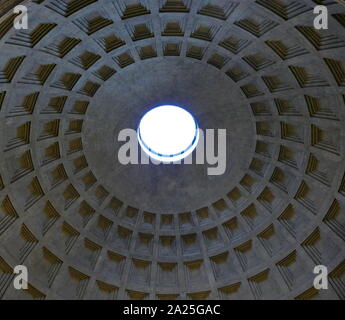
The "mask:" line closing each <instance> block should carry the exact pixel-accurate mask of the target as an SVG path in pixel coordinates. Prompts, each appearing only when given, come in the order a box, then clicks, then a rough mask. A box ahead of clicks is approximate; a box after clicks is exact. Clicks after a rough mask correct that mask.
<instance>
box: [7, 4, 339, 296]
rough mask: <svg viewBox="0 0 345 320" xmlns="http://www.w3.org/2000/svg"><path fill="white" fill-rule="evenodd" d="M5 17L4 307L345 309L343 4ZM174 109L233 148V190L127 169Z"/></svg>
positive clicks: (77, 8) (108, 7) (164, 172)
mask: <svg viewBox="0 0 345 320" xmlns="http://www.w3.org/2000/svg"><path fill="white" fill-rule="evenodd" d="M2 3H3V4H0V143H1V145H0V153H1V157H0V299H5V300H6V299H52V300H54V299H77V300H79V299H133V300H139V299H157V300H163V299H177V300H179V299H193V300H194V299H195V300H198V299H200V300H203V299H214V300H218V299H222V300H227V299H344V298H345V285H344V283H345V282H344V281H345V245H344V241H345V176H344V173H345V161H344V160H345V60H344V57H345V32H344V28H345V7H344V5H343V4H342V3H341V1H338V2H334V1H328V0H317V1H316V0H315V1H312V0H303V1H301V0H300V1H292V0H255V1H254V0H246V1H239V0H234V1H232V0H231V1H230V0H217V1H215V0H207V1H204V0H201V1H196V0H174V1H172V0H32V1H2ZM17 4H23V5H25V6H27V8H28V9H29V11H28V22H29V28H28V29H27V30H25V29H18V30H17V29H15V28H13V21H14V19H15V17H16V14H14V13H13V10H12V9H13V7H14V5H17ZM317 5H325V6H326V8H327V9H328V15H329V28H328V29H327V30H323V29H322V30H317V29H315V28H314V26H313V22H314V18H315V17H316V16H315V14H314V13H313V9H314V7H315V6H317ZM161 105H173V106H181V107H183V108H186V110H188V112H190V113H191V114H192V116H193V117H194V118H195V121H196V123H197V125H198V126H199V128H200V129H202V130H203V131H204V135H205V137H204V138H206V133H205V132H206V131H205V130H207V129H215V138H217V130H219V129H225V130H226V152H225V155H226V163H225V167H224V168H223V169H224V170H223V172H222V174H218V175H210V174H209V171H208V170H209V169H210V168H212V167H214V163H213V164H212V162H211V161H208V162H205V163H204V164H199V163H198V164H197V163H193V164H189V165H184V164H181V165H172V164H171V165H169V164H159V165H156V164H153V163H148V164H143V163H137V164H133V163H130V164H127V165H123V164H121V163H120V162H119V161H118V154H119V151H120V150H121V147H123V144H124V140H121V139H120V138H119V134H120V132H121V131H122V130H125V129H133V130H135V132H136V130H137V128H138V125H139V123H140V119H141V118H142V117H143V115H144V114H145V113H146V112H147V111H149V110H150V109H151V108H152V107H153V106H161ZM140 150H141V149H140V148H139V149H138V153H140ZM215 150H216V149H215ZM224 150H225V149H224ZM195 153H196V152H195V151H194V152H193V156H195ZM215 155H216V153H215ZM17 265H24V266H26V267H27V268H28V272H29V286H28V290H25V291H23V290H16V289H15V288H14V287H13V285H12V284H11V281H10V279H12V278H11V277H12V275H13V268H14V267H15V266H17ZM318 265H323V266H326V267H327V269H328V273H329V277H328V278H329V289H328V290H318V289H316V288H315V287H314V286H313V281H314V278H315V276H316V275H315V274H314V273H313V271H314V267H315V266H318ZM3 279H6V281H5V280H4V281H2V280H3Z"/></svg>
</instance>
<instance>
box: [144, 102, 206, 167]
mask: <svg viewBox="0 0 345 320" xmlns="http://www.w3.org/2000/svg"><path fill="white" fill-rule="evenodd" d="M198 129H199V128H198V124H197V122H196V120H195V119H194V117H193V116H192V115H191V114H190V113H189V112H188V111H186V110H185V109H183V108H180V107H177V106H171V105H164V106H160V107H156V108H153V109H151V110H150V111H148V112H147V113H146V114H145V115H144V116H143V117H142V119H141V121H140V124H139V127H138V131H137V132H138V140H139V144H140V146H141V148H142V149H143V150H144V151H145V152H146V154H147V155H149V156H150V157H151V158H153V159H155V160H159V161H162V162H173V161H178V160H181V159H183V158H186V157H187V156H188V155H189V154H191V153H192V152H193V150H194V149H195V147H196V145H197V144H198V141H199V130H198Z"/></svg>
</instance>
